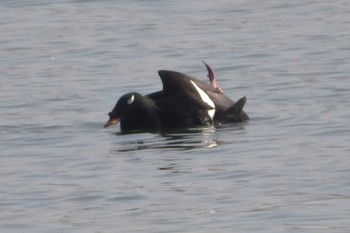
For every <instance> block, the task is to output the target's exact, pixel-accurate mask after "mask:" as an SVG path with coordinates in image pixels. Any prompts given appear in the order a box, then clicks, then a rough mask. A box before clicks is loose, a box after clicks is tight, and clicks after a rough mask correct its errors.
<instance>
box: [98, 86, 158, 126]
mask: <svg viewBox="0 0 350 233" xmlns="http://www.w3.org/2000/svg"><path fill="white" fill-rule="evenodd" d="M155 109H156V107H155V103H154V101H153V100H151V99H150V98H148V97H145V96H143V95H141V94H139V93H137V92H131V93H127V94H125V95H123V96H122V97H120V99H119V100H118V102H117V104H116V105H115V107H114V108H113V110H112V111H111V112H110V113H108V115H109V120H108V121H107V122H106V123H105V124H104V128H107V127H109V126H111V125H115V124H118V123H119V122H120V127H121V130H122V131H126V130H138V129H149V128H155V127H156V125H157V118H156V115H155Z"/></svg>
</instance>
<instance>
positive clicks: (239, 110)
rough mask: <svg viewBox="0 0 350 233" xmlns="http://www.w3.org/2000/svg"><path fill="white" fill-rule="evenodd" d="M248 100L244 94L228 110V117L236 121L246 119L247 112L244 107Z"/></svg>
mask: <svg viewBox="0 0 350 233" xmlns="http://www.w3.org/2000/svg"><path fill="white" fill-rule="evenodd" d="M246 102H247V98H246V97H245V96H243V97H242V98H240V99H239V100H238V101H237V102H236V103H234V104H233V105H232V106H231V107H230V108H229V109H227V111H226V115H227V117H228V118H229V119H230V120H232V121H234V122H240V121H244V120H246V116H247V115H246V114H245V113H244V112H243V107H244V105H245V103H246Z"/></svg>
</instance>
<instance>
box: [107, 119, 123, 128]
mask: <svg viewBox="0 0 350 233" xmlns="http://www.w3.org/2000/svg"><path fill="white" fill-rule="evenodd" d="M118 122H119V119H118V118H112V117H111V118H109V120H108V121H107V122H106V123H105V124H104V126H103V128H107V127H109V126H111V125H115V124H118Z"/></svg>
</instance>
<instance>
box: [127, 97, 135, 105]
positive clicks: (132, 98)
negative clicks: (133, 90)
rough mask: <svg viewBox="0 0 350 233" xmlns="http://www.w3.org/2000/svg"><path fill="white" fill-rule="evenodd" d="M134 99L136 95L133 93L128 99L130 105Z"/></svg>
mask: <svg viewBox="0 0 350 233" xmlns="http://www.w3.org/2000/svg"><path fill="white" fill-rule="evenodd" d="M134 100H135V96H134V95H132V96H131V97H130V98H129V99H128V101H127V103H128V104H129V105H130V104H132V103H133V102H134Z"/></svg>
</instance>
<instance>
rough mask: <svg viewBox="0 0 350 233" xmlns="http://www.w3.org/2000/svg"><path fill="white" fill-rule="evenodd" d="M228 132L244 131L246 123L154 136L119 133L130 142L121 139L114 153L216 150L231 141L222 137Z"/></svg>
mask: <svg viewBox="0 0 350 233" xmlns="http://www.w3.org/2000/svg"><path fill="white" fill-rule="evenodd" d="M227 130H229V131H231V130H238V131H241V130H244V123H242V124H234V125H232V124H227V125H221V126H216V127H214V126H207V127H196V128H189V129H181V130H179V129H176V130H169V131H164V132H161V133H154V134H153V133H144V132H138V133H137V134H135V132H133V133H130V134H126V133H122V132H117V133H115V135H117V136H120V135H123V136H130V138H129V139H130V140H129V139H128V140H124V139H121V141H119V142H118V143H117V144H116V146H115V147H117V148H114V150H113V151H114V152H117V153H121V152H132V151H140V150H156V152H157V153H159V152H161V151H189V150H196V149H198V150H201V149H206V148H207V149H208V148H215V147H218V146H220V145H224V144H227V143H229V142H230V141H231V140H228V141H227V140H225V139H224V138H225V135H222V134H226V133H227V132H226V131H227ZM231 133H232V132H231ZM231 133H230V134H231ZM236 133H237V132H236ZM233 134H235V133H233ZM231 136H233V135H231ZM120 138H125V137H120ZM227 139H229V138H227Z"/></svg>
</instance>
